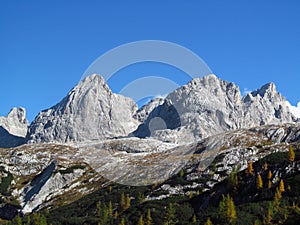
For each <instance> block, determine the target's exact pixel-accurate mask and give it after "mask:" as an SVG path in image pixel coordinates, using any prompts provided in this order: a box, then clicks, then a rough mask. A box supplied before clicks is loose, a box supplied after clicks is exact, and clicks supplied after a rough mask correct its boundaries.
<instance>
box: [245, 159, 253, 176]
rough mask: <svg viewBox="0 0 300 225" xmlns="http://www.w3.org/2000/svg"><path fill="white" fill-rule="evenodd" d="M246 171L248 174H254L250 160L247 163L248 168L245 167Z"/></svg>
mask: <svg viewBox="0 0 300 225" xmlns="http://www.w3.org/2000/svg"><path fill="white" fill-rule="evenodd" d="M246 173H247V174H248V175H251V176H253V175H254V169H253V162H251V161H250V162H249V163H248V168H247V170H246Z"/></svg>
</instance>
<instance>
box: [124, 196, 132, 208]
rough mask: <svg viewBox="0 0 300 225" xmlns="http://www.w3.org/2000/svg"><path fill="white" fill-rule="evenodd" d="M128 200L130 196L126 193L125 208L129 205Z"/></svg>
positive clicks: (129, 200)
mask: <svg viewBox="0 0 300 225" xmlns="http://www.w3.org/2000/svg"><path fill="white" fill-rule="evenodd" d="M130 202H131V199H130V196H129V194H127V195H126V199H125V209H128V208H129V207H130Z"/></svg>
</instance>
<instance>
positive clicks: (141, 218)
mask: <svg viewBox="0 0 300 225" xmlns="http://www.w3.org/2000/svg"><path fill="white" fill-rule="evenodd" d="M138 225H145V222H144V218H143V215H141V216H140V218H139V222H138Z"/></svg>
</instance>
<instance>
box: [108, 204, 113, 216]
mask: <svg viewBox="0 0 300 225" xmlns="http://www.w3.org/2000/svg"><path fill="white" fill-rule="evenodd" d="M108 216H109V217H110V218H111V217H112V216H113V206H112V202H111V201H109V203H108Z"/></svg>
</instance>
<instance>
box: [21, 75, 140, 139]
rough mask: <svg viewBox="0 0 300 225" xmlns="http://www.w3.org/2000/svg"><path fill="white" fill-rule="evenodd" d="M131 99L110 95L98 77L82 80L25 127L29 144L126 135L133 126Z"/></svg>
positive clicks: (134, 124) (103, 82)
mask: <svg viewBox="0 0 300 225" xmlns="http://www.w3.org/2000/svg"><path fill="white" fill-rule="evenodd" d="M136 109H137V106H136V105H135V103H134V102H133V100H131V99H129V98H127V97H124V96H121V95H117V94H113V93H112V92H111V90H110V89H109V87H108V86H107V84H106V82H105V81H104V79H103V78H102V77H101V76H98V75H91V76H88V77H86V78H85V79H84V80H82V81H81V82H80V83H79V84H78V85H77V86H76V87H74V88H73V89H72V90H71V91H70V92H69V93H68V95H67V96H66V97H65V98H64V99H63V100H62V101H61V102H59V103H58V104H57V105H55V106H53V107H52V108H50V109H47V110H45V111H42V112H40V113H39V115H38V116H37V117H36V118H35V120H34V121H33V122H32V124H31V125H30V127H29V132H28V136H27V138H28V140H29V143H43V142H46V143H47V142H58V143H67V142H80V141H86V140H99V139H100V140H101V139H107V138H112V137H119V136H126V135H127V134H128V133H130V132H131V131H133V130H134V129H136V127H137V125H138V122H137V121H136V120H135V119H134V118H133V114H134V113H135V111H136Z"/></svg>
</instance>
